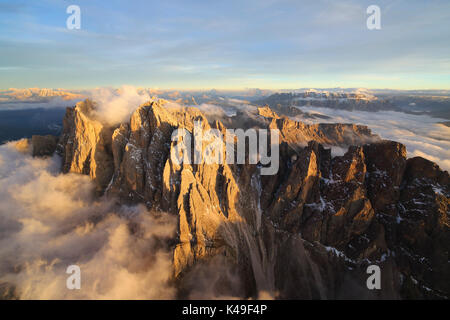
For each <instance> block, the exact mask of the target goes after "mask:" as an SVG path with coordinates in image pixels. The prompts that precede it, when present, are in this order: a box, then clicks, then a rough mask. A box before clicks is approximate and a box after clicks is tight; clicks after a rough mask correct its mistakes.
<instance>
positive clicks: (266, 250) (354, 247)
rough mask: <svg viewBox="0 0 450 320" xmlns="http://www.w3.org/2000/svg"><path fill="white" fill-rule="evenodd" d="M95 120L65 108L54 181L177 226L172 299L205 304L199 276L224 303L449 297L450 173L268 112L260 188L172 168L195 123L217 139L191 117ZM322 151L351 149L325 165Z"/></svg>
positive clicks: (236, 178) (83, 107) (350, 135)
mask: <svg viewBox="0 0 450 320" xmlns="http://www.w3.org/2000/svg"><path fill="white" fill-rule="evenodd" d="M92 108H95V106H94V105H93V104H92V103H91V102H90V101H85V102H82V103H79V104H78V105H77V106H76V107H74V108H68V109H67V114H66V117H65V119H64V131H63V134H62V136H61V138H60V142H59V149H60V152H61V153H62V155H63V171H64V172H78V173H83V174H88V175H90V177H91V178H92V179H93V180H94V181H95V183H96V185H97V191H98V193H99V194H102V193H106V194H107V195H108V196H113V197H116V198H117V199H119V201H121V202H122V203H145V204H146V205H147V206H148V207H149V208H150V207H151V208H153V209H156V210H161V211H164V212H167V213H168V214H173V215H176V216H177V217H178V237H177V239H175V243H176V245H175V246H174V248H173V268H174V277H175V279H176V280H177V284H178V287H179V295H180V297H182V298H183V297H192V295H191V294H192V292H194V291H195V292H202V290H203V292H208V290H207V289H208V288H207V287H208V286H211V284H210V283H209V284H204V283H202V281H199V277H200V278H201V277H202V275H203V276H204V275H205V274H209V273H211V272H212V273H213V274H215V275H217V277H215V278H214V279H215V280H214V283H213V284H214V285H215V286H216V288H215V290H216V291H215V292H216V293H217V292H219V294H220V295H221V296H230V295H233V296H238V297H265V295H264V294H270V295H271V296H272V297H275V298H283V299H289V298H302V299H309V298H321V299H335V298H443V297H449V295H450V281H449V280H450V268H448V252H449V250H450V233H449V194H450V188H449V175H448V173H447V172H443V171H441V170H440V169H439V167H438V166H436V164H434V163H432V162H429V161H427V160H425V159H422V158H412V159H406V149H405V147H404V146H403V145H402V144H400V143H397V142H393V141H382V140H380V139H379V138H378V137H376V136H373V135H372V134H371V132H370V130H369V129H368V128H367V127H363V126H354V125H343V124H328V125H305V124H303V123H301V122H296V121H292V120H289V119H286V118H280V117H278V116H276V114H275V113H274V112H273V111H271V110H270V109H268V108H265V109H264V110H261V111H260V113H261V114H262V115H263V116H264V117H266V118H267V119H268V121H267V122H266V125H267V127H269V128H277V129H279V130H280V133H281V134H280V168H279V171H278V173H277V174H276V175H273V176H261V175H260V166H259V165H229V164H205V163H201V164H198V165H189V164H182V165H178V164H176V163H174V162H172V160H171V159H170V157H169V155H170V152H171V150H172V149H173V148H174V145H173V143H172V142H171V134H172V132H173V130H175V129H177V128H185V129H186V130H188V131H190V132H192V131H193V127H194V121H196V120H201V121H202V126H203V128H204V129H210V128H216V129H219V130H221V131H222V132H223V131H224V130H225V127H224V126H223V124H222V123H220V122H218V121H216V122H215V123H213V124H209V123H208V121H207V119H206V118H205V117H204V116H203V114H202V113H201V112H200V111H199V110H197V109H195V108H182V109H168V108H165V107H164V103H163V102H159V101H156V102H150V103H147V104H144V105H142V106H140V107H139V108H138V109H137V110H136V111H135V112H134V113H133V115H132V116H131V119H130V122H129V123H124V124H121V125H119V126H117V127H114V128H111V127H105V126H104V125H103V124H102V123H100V122H99V121H97V120H95V119H93V118H92V117H91V116H90V111H91V110H92ZM267 127H266V128H267ZM368 142H370V143H369V144H367V143H368ZM305 143H307V146H306V147H302V146H301V145H302V144H303V145H304V144H305ZM322 144H326V145H330V146H341V147H347V146H350V147H349V148H348V151H347V152H346V153H345V155H343V156H340V157H334V158H332V157H331V152H330V149H326V148H324V147H323V146H322ZM371 264H377V265H379V266H380V267H381V270H382V277H381V282H382V284H381V288H382V289H381V290H368V289H367V287H366V279H367V277H368V275H367V274H366V268H367V266H368V265H371ZM211 270H213V271H211ZM196 297H198V295H197V296H196Z"/></svg>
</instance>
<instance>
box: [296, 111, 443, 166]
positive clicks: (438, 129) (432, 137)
mask: <svg viewBox="0 0 450 320" xmlns="http://www.w3.org/2000/svg"><path fill="white" fill-rule="evenodd" d="M299 109H300V110H302V111H304V112H308V113H312V114H321V115H326V116H329V117H331V118H330V119H303V118H302V119H298V120H300V121H303V122H306V123H319V122H321V123H324V122H328V123H337V122H340V123H355V124H362V125H367V126H368V127H369V128H370V129H372V132H373V133H376V134H378V135H380V136H381V137H382V138H383V139H387V140H394V141H398V142H401V143H403V144H404V145H405V146H406V149H407V152H408V157H415V156H420V157H423V158H426V159H428V160H431V161H434V162H436V163H437V164H438V165H439V166H440V167H441V169H444V170H447V171H450V127H447V126H446V125H444V124H442V123H441V122H444V121H447V120H445V119H438V118H432V117H430V116H428V115H416V114H408V113H403V112H396V111H379V112H366V111H346V110H338V109H330V108H316V107H299Z"/></svg>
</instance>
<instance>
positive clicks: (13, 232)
mask: <svg viewBox="0 0 450 320" xmlns="http://www.w3.org/2000/svg"><path fill="white" fill-rule="evenodd" d="M16 146H17V143H15V142H11V143H8V144H5V145H2V146H0V202H1V204H2V205H1V206H0V297H1V296H3V297H5V296H6V297H10V298H11V297H18V298H21V299H170V298H173V297H174V296H175V288H174V287H173V286H172V285H171V284H170V279H171V277H172V256H171V251H170V249H169V248H168V247H167V245H166V243H167V241H165V240H167V239H171V238H172V237H173V236H174V232H175V227H176V219H175V218H174V217H173V216H170V215H167V214H158V215H157V214H156V213H151V212H148V211H147V210H146V208H145V207H143V206H133V207H129V206H118V205H116V204H115V202H114V201H113V200H108V199H95V198H94V197H93V192H92V191H93V185H92V183H91V181H90V179H89V177H87V176H84V175H77V174H66V175H63V174H60V173H59V169H60V159H59V158H58V157H57V156H54V157H52V158H47V159H38V158H32V157H31V155H30V154H29V151H28V150H26V149H24V148H23V144H22V147H21V148H20V150H18V148H16ZM73 264H75V265H78V266H80V268H81V290H68V289H67V288H66V279H67V277H68V276H69V275H68V274H66V268H67V267H68V266H69V265H73ZM2 288H3V292H2ZM5 288H9V291H8V290H5ZM7 292H9V294H10V296H8V295H7ZM12 292H13V294H12V296H11V293H12Z"/></svg>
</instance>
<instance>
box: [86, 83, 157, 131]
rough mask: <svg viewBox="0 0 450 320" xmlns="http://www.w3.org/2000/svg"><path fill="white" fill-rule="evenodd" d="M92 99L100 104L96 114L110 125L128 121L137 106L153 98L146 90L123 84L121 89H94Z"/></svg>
mask: <svg viewBox="0 0 450 320" xmlns="http://www.w3.org/2000/svg"><path fill="white" fill-rule="evenodd" d="M91 95H92V99H93V100H94V101H95V102H96V103H97V104H98V105H97V108H96V110H95V113H96V116H97V117H98V118H99V119H100V120H101V121H103V122H105V123H108V124H110V125H115V124H118V123H123V122H128V121H129V119H130V116H131V113H132V112H133V111H134V110H136V108H137V107H138V106H139V105H141V104H143V103H144V102H147V101H149V100H151V97H150V96H149V95H148V94H147V93H145V92H138V89H137V88H135V87H133V86H122V87H121V88H120V89H118V90H115V89H108V88H100V89H97V90H93V92H92V94H91Z"/></svg>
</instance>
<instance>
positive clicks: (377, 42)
mask: <svg viewBox="0 0 450 320" xmlns="http://www.w3.org/2000/svg"><path fill="white" fill-rule="evenodd" d="M72 4H75V5H78V6H79V7H80V9H81V29H80V30H69V29H67V28H66V20H67V18H68V17H69V15H70V14H68V13H66V8H67V7H68V6H69V5H72ZM371 4H376V5H378V6H379V7H380V8H381V30H368V29H367V27H366V20H367V17H368V14H367V13H366V9H367V7H368V6H369V5H371ZM449 40H450V1H448V0H444V1H441V0H436V1H415V0H414V1H413V0H408V1H407V0H398V1H377V0H375V1H374V0H371V1H364V0H363V1H357V0H348V1H331V0H320V1H312V0H311V1H287V0H257V1H253V0H246V1H243V0H240V1H214V2H213V1H203V0H197V1H191V0H175V1H173V0H168V1H143V0H138V1H118V0H111V1H108V2H105V1H98V0H71V1H61V0H41V1H23V0H15V1H6V0H0V89H7V88H12V87H16V88H26V87H52V88H68V89H82V88H93V87H102V86H116V87H117V86H121V85H124V84H127V85H134V86H142V87H154V88H186V89H199V88H218V89H240V88H266V89H281V88H304V87H317V88H319V87H328V88H329V87H366V88H392V89H450V54H449V52H450V41H449Z"/></svg>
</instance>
